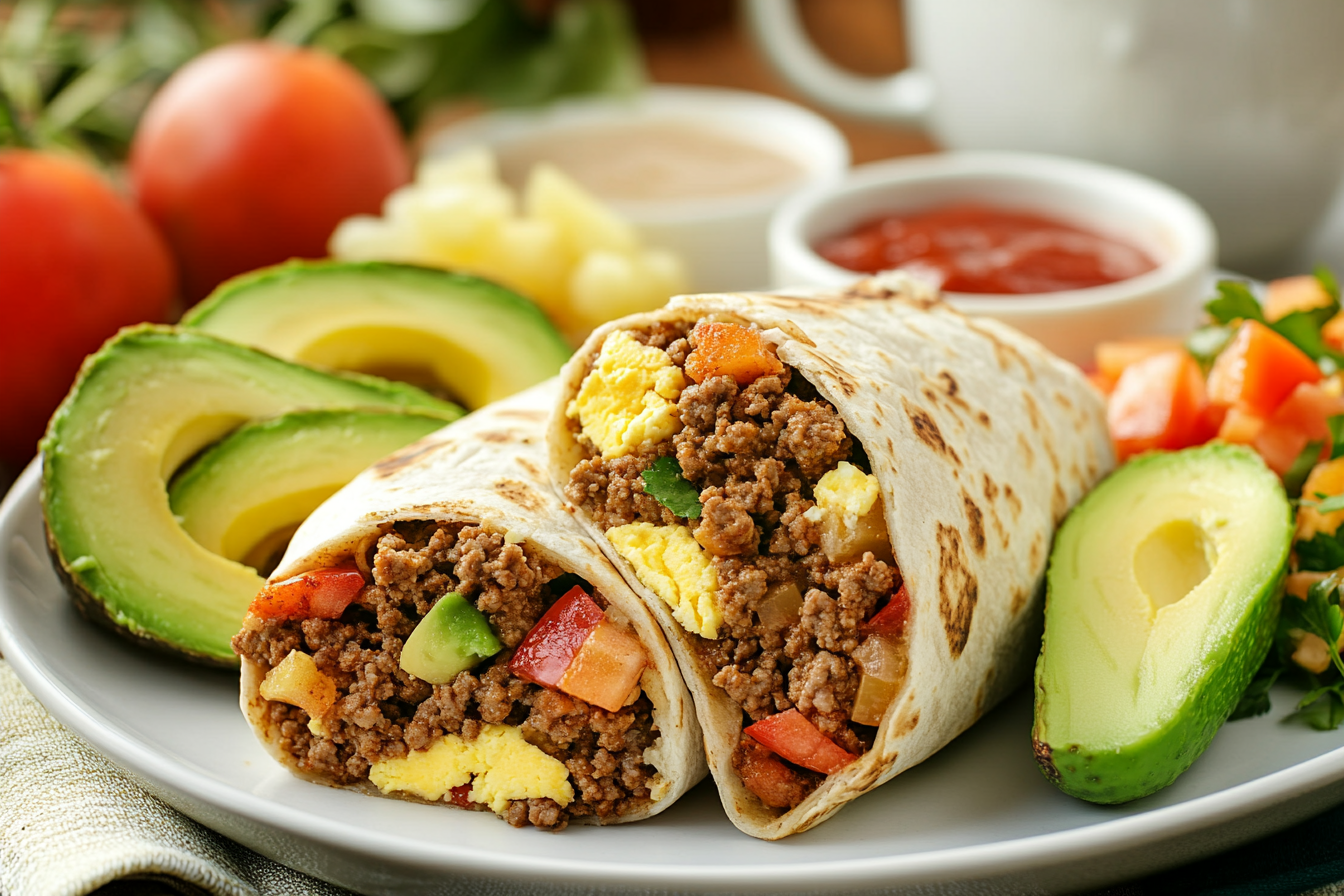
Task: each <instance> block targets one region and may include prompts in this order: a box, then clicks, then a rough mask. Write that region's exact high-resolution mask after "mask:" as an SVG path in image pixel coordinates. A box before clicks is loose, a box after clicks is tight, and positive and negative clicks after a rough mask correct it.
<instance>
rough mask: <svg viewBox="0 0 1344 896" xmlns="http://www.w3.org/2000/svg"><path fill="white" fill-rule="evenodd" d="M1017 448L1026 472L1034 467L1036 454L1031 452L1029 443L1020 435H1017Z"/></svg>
mask: <svg viewBox="0 0 1344 896" xmlns="http://www.w3.org/2000/svg"><path fill="white" fill-rule="evenodd" d="M1017 447H1018V449H1019V450H1020V451H1021V452H1022V463H1023V464H1024V465H1025V466H1026V468H1027V469H1028V470H1030V469H1032V468H1033V467H1035V466H1036V452H1035V451H1033V450H1032V447H1031V443H1030V442H1028V441H1027V437H1026V436H1024V435H1022V433H1018V434H1017Z"/></svg>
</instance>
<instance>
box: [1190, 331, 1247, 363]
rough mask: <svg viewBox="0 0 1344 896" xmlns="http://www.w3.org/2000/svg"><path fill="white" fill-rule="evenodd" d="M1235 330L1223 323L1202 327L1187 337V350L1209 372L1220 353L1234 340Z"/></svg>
mask: <svg viewBox="0 0 1344 896" xmlns="http://www.w3.org/2000/svg"><path fill="white" fill-rule="evenodd" d="M1235 332H1236V331H1235V330H1233V329H1232V328H1231V327H1228V326H1224V325H1222V324H1209V325H1208V326H1205V327H1200V328H1199V329H1197V330H1195V331H1194V332H1193V333H1191V334H1190V335H1189V336H1187V337H1186V338H1185V350H1186V351H1187V352H1189V353H1190V357H1192V358H1194V359H1195V360H1196V361H1198V362H1199V366H1200V367H1202V368H1203V369H1204V372H1205V373H1207V372H1208V369H1209V368H1210V367H1212V366H1213V362H1214V360H1215V359H1216V358H1217V357H1218V353H1219V352H1221V351H1222V350H1223V349H1225V348H1226V347H1227V344H1228V343H1229V342H1231V341H1232V334H1233V333H1235Z"/></svg>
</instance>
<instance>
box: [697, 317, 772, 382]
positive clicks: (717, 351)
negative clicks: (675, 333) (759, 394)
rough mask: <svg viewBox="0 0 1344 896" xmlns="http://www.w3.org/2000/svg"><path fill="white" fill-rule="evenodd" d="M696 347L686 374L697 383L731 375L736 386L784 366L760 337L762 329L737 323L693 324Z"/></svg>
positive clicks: (767, 374)
mask: <svg viewBox="0 0 1344 896" xmlns="http://www.w3.org/2000/svg"><path fill="white" fill-rule="evenodd" d="M692 335H693V336H694V337H695V350H694V351H692V352H691V353H690V355H689V356H687V358H686V375H687V376H689V377H690V378H691V379H693V380H695V381H696V382H697V383H703V382H704V381H705V380H707V379H709V378H710V377H712V376H731V377H732V378H733V379H735V380H736V381H737V384H738V385H739V386H745V385H746V384H747V383H750V382H754V381H755V380H757V379H759V378H760V377H763V376H769V375H771V374H777V373H783V372H784V365H783V364H781V363H780V360H779V358H778V357H776V355H775V353H774V350H773V349H771V348H770V346H768V345H766V343H765V340H764V339H762V338H761V331H760V330H756V329H753V328H751V327H744V326H742V325H740V324H729V323H701V324H696V325H695V330H694V331H693V333H692Z"/></svg>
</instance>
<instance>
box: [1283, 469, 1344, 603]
mask: <svg viewBox="0 0 1344 896" xmlns="http://www.w3.org/2000/svg"><path fill="white" fill-rule="evenodd" d="M1318 494H1320V495H1325V496H1326V497H1334V496H1335V495H1344V457H1337V458H1335V459H1334V460H1331V461H1326V462H1325V463H1323V464H1317V465H1316V466H1314V467H1312V470H1311V473H1310V474H1308V475H1307V481H1306V482H1304V483H1302V497H1303V498H1306V499H1310V500H1311V501H1315V500H1316V496H1317V495H1318ZM1341 525H1344V510H1336V511H1333V512H1331V513H1320V512H1319V511H1317V510H1316V506H1315V505H1314V504H1310V503H1308V501H1306V500H1304V501H1303V502H1302V503H1301V504H1300V505H1299V506H1298V508H1297V539H1298V540H1299V541H1310V540H1311V539H1312V538H1314V537H1315V536H1316V534H1317V533H1318V532H1324V533H1326V534H1327V535H1334V534H1335V533H1336V532H1337V531H1339V527H1340V526H1341ZM1289 578H1291V576H1290V577H1289ZM1290 593H1291V592H1290ZM1298 596H1299V597H1301V598H1302V599H1303V600H1306V594H1305V593H1304V594H1301V595H1298Z"/></svg>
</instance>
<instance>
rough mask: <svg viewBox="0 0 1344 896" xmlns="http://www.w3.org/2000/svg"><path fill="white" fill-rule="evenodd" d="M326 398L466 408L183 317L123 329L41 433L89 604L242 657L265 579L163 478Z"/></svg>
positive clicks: (58, 531)
mask: <svg viewBox="0 0 1344 896" xmlns="http://www.w3.org/2000/svg"><path fill="white" fill-rule="evenodd" d="M323 406H327V407H370V408H389V409H396V408H404V409H417V410H420V411H423V412H424V413H428V414H431V415H441V416H442V418H443V421H444V422H445V423H446V422H448V421H449V420H452V419H454V418H455V417H457V416H458V415H460V414H461V409H460V408H457V407H456V406H454V405H451V404H448V403H447V402H443V401H440V400H438V399H436V398H434V397H433V396H431V395H428V394H426V393H424V392H422V391H420V390H419V389H416V388H414V387H412V386H407V385H405V384H403V383H390V382H387V381H385V380H379V379H375V378H373V377H367V376H360V375H351V374H334V373H324V372H322V371H317V370H312V369H310V368H307V367H302V366H300V365H297V364H291V363H289V362H287V361H282V360H280V359H279V358H275V357H272V356H270V355H267V354H265V353H263V352H259V351H255V350H253V349H250V348H247V347H245V346H241V345H236V344H234V343H230V342H226V341H224V340H222V339H216V338H214V337H212V336H207V335H204V334H201V333H193V332H190V331H184V330H178V329H175V328H172V327H160V326H139V327H131V328H128V329H125V330H122V331H121V333H119V334H118V335H117V336H115V337H113V338H112V339H111V340H110V341H109V342H107V343H106V344H105V345H104V346H103V347H102V348H101V349H99V350H98V352H96V353H95V354H93V355H90V356H89V357H88V358H87V359H85V361H84V366H83V368H82V369H81V370H80V374H79V378H78V379H77V380H76V382H75V386H74V388H73V389H72V390H71V392H70V394H69V395H67V396H66V399H65V401H64V402H63V403H62V404H61V406H60V408H58V409H57V411H56V414H55V416H53V417H52V419H51V423H50V425H49V426H48V429H47V435H46V437H45V438H44V439H43V442H42V464H43V467H42V508H43V512H44V514H45V516H46V522H47V538H48V542H49V544H50V546H51V549H52V553H53V555H54V556H55V558H56V561H57V565H58V567H59V568H60V570H61V572H62V574H63V576H64V577H65V579H66V582H67V584H68V585H69V586H70V589H71V591H72V593H73V594H74V596H75V602H76V605H77V606H79V608H80V610H81V611H82V612H83V613H84V614H85V615H86V616H89V617H90V618H92V619H95V620H97V621H100V622H104V623H107V624H109V625H111V626H112V627H113V628H114V629H116V630H117V631H120V632H122V633H123V634H127V635H130V636H132V637H134V638H136V639H138V640H141V641H144V642H146V643H147V644H149V645H151V646H156V647H162V648H165V649H168V650H173V651H177V652H181V653H185V654H187V655H189V656H192V657H195V658H197V659H200V660H202V661H204V662H210V663H215V664H220V665H232V664H235V663H236V662H237V659H236V657H234V655H233V651H232V650H231V649H230V648H229V640H230V638H232V637H233V635H234V634H235V633H237V631H238V629H239V627H240V626H241V624H242V619H243V615H244V613H245V612H246V610H247V606H248V603H249V602H250V601H251V600H252V598H253V597H254V596H256V594H257V592H258V591H259V590H260V589H261V586H262V585H263V584H264V583H263V582H262V579H261V577H260V576H258V575H257V574H256V572H254V571H253V570H251V569H249V568H248V567H246V566H244V565H242V564H241V563H236V562H233V561H231V560H226V559H225V558H223V557H220V556H217V555H216V554H213V553H211V552H210V551H208V550H207V549H205V548H204V547H202V546H201V545H199V544H197V543H196V542H195V541H194V540H192V538H191V536H190V535H188V534H187V533H186V531H184V530H183V529H182V527H181V526H180V525H178V522H177V520H176V519H175V518H174V517H173V512H172V510H171V508H170V507H169V505H168V492H167V489H166V482H167V480H168V479H169V477H171V476H172V474H173V472H174V471H175V470H176V469H177V468H178V467H179V466H181V465H182V462H183V461H185V460H186V459H187V458H189V457H191V456H193V455H194V454H196V453H197V452H198V451H200V450H201V448H203V447H204V446H206V445H209V444H210V443H212V442H214V441H216V440H217V439H219V438H220V437H221V436H223V435H225V434H226V433H228V432H229V431H231V430H233V429H235V428H236V427H237V426H239V425H240V424H242V423H246V422H247V421H248V420H251V419H253V418H256V417H266V416H273V415H275V414H281V413H285V412H287V411H292V410H296V409H299V408H303V407H323Z"/></svg>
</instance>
